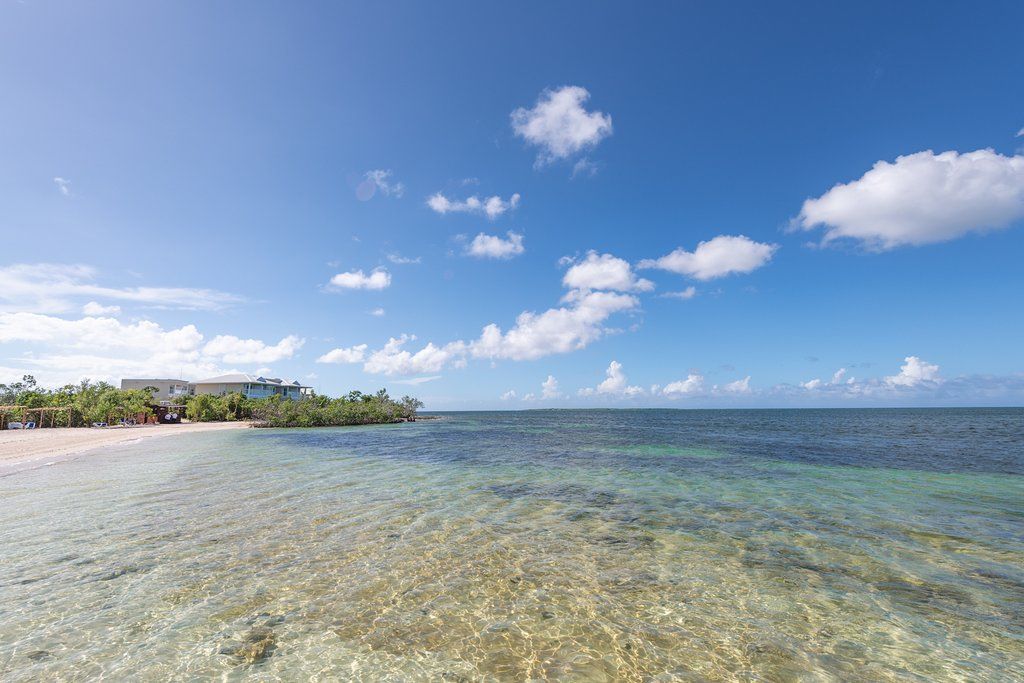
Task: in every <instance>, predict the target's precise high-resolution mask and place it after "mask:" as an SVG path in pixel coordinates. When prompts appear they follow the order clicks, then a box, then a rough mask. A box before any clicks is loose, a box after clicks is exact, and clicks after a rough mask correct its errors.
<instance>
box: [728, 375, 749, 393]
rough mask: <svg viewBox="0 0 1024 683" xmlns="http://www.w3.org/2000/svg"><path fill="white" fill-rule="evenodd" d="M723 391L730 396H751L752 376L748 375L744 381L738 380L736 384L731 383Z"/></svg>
mask: <svg viewBox="0 0 1024 683" xmlns="http://www.w3.org/2000/svg"><path fill="white" fill-rule="evenodd" d="M723 389H724V390H725V391H726V392H727V393H730V394H749V393H750V375H747V376H746V377H744V378H743V379H738V380H736V381H735V382H729V383H728V384H726V385H725V387H723Z"/></svg>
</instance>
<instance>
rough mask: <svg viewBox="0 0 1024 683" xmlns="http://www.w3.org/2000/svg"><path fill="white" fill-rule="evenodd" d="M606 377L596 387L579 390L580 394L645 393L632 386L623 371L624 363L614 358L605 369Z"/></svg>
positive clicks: (635, 394) (636, 394)
mask: <svg viewBox="0 0 1024 683" xmlns="http://www.w3.org/2000/svg"><path fill="white" fill-rule="evenodd" d="M604 374H605V379H604V381H603V382H601V383H600V384H598V385H597V386H596V387H593V388H591V387H586V388H584V389H580V390H579V395H580V396H595V395H599V396H619V397H630V396H638V395H640V394H642V393H644V390H643V389H642V388H640V387H637V386H630V385H629V382H628V380H627V379H626V374H625V373H624V372H623V371H622V363H620V362H618V361H615V360H613V361H612V362H611V363H609V364H608V369H607V370H605V371H604Z"/></svg>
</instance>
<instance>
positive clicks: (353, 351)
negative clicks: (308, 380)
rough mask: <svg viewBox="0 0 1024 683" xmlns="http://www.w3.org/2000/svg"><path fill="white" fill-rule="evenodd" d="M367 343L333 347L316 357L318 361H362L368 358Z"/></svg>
mask: <svg viewBox="0 0 1024 683" xmlns="http://www.w3.org/2000/svg"><path fill="white" fill-rule="evenodd" d="M366 348H367V345H366V344H358V345H356V346H350V347H348V348H337V349H331V350H330V351H328V352H327V353H325V354H324V355H322V356H320V357H319V358H317V359H316V362H317V363H362V362H363V360H364V359H365V358H366Z"/></svg>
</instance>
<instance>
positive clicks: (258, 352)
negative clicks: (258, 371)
mask: <svg viewBox="0 0 1024 683" xmlns="http://www.w3.org/2000/svg"><path fill="white" fill-rule="evenodd" d="M203 341H204V339H203V335H202V334H201V333H200V332H199V330H198V329H197V328H196V326H195V325H184V326H182V327H179V328H176V329H164V328H163V327H161V326H160V325H159V324H158V323H155V322H153V321H150V320H141V321H138V322H134V323H130V324H129V323H122V322H121V321H119V320H117V319H115V318H107V317H85V318H81V319H77V320H67V319H64V318H58V317H55V316H50V315H43V314H38V313H27V312H18V313H0V343H2V344H14V343H19V342H21V343H28V344H29V345H30V349H31V350H30V351H29V352H27V353H25V354H24V355H23V356H21V357H19V358H17V362H18V364H19V365H20V366H21V367H20V368H18V372H19V373H20V374H26V373H28V374H34V375H36V376H37V378H38V379H39V380H40V381H41V382H43V383H45V384H48V385H51V386H56V385H63V384H67V383H73V382H78V381H79V380H81V379H85V378H89V379H93V380H104V381H109V382H114V383H117V382H119V381H120V379H121V378H123V377H161V376H163V377H181V376H183V377H184V378H198V377H202V376H210V375H216V374H220V373H222V372H224V371H225V368H223V367H222V366H221V363H222V362H227V363H234V362H245V363H253V364H256V363H270V362H274V361H276V360H280V359H284V358H289V357H291V356H292V354H293V353H294V352H295V351H296V350H297V349H298V348H300V347H301V346H302V342H303V340H302V339H299V338H298V337H295V336H288V337H285V338H284V339H282V340H281V341H280V342H279V343H277V344H275V345H267V344H265V343H263V342H261V341H258V340H252V339H238V338H237V337H233V336H230V335H222V336H219V337H215V338H214V339H213V340H211V341H210V342H209V343H208V344H206V345H205V346H204V344H203ZM236 359H242V360H236Z"/></svg>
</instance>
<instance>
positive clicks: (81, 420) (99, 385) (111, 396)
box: [0, 375, 153, 427]
mask: <svg viewBox="0 0 1024 683" xmlns="http://www.w3.org/2000/svg"><path fill="white" fill-rule="evenodd" d="M152 403H153V397H152V395H151V394H150V393H149V392H148V391H143V390H141V389H118V388H117V387H115V386H113V385H111V384H107V383H106V382H90V381H89V380H84V381H82V382H80V383H78V384H67V385H65V386H63V387H60V388H58V389H45V388H43V387H40V386H39V385H38V383H37V382H36V380H35V378H34V377H33V376H32V375H25V376H23V377H22V379H21V381H20V382H14V383H12V384H0V427H2V426H6V424H7V423H8V422H11V421H15V420H16V421H19V422H29V421H32V422H36V424H37V425H38V426H46V427H88V426H89V425H91V424H93V423H96V422H102V423H107V424H113V423H115V422H117V421H118V420H123V419H135V418H137V417H138V416H139V415H144V416H145V415H150V414H152V408H151V407H150V406H151V404H152Z"/></svg>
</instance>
